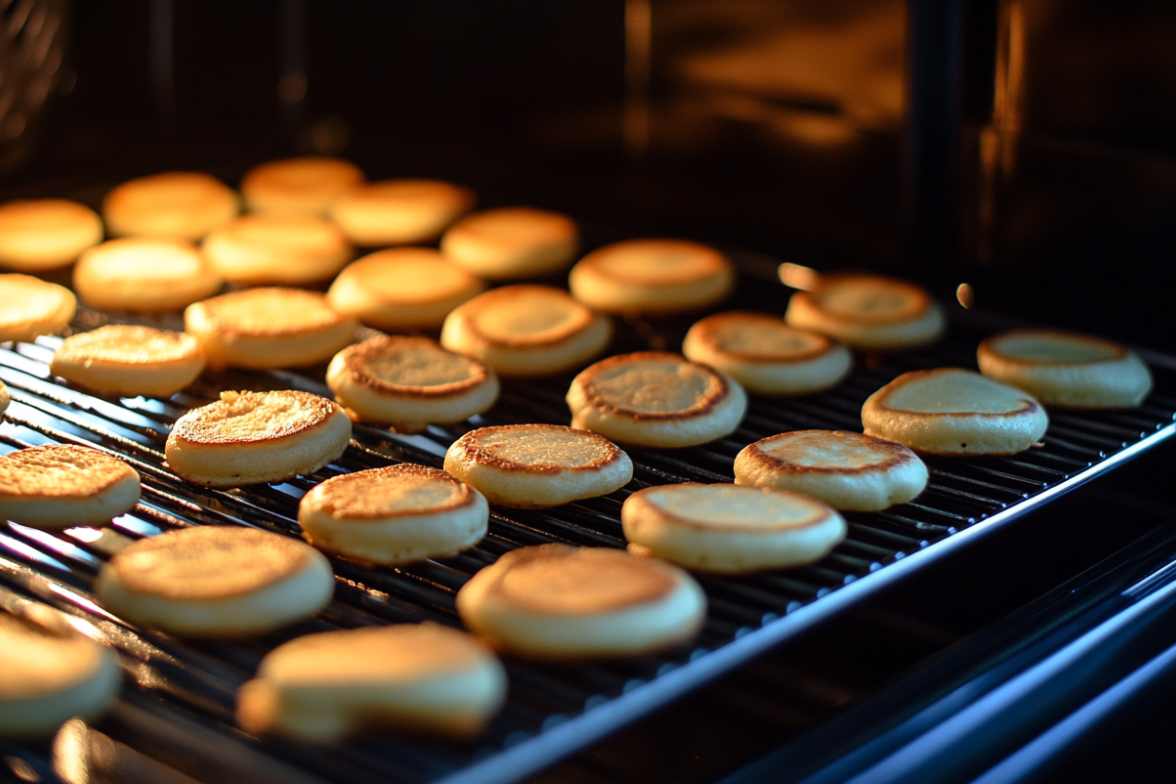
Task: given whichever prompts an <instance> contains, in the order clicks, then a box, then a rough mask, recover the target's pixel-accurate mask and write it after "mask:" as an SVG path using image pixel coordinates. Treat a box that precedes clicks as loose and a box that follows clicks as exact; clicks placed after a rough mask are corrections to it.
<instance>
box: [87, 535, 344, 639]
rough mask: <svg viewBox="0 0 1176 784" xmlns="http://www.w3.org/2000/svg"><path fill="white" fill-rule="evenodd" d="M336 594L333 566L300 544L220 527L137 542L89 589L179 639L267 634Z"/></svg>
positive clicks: (124, 612)
mask: <svg viewBox="0 0 1176 784" xmlns="http://www.w3.org/2000/svg"><path fill="white" fill-rule="evenodd" d="M334 590H335V577H334V574H333V573H332V571H331V565H330V564H329V563H328V562H327V559H326V558H324V557H323V555H322V554H321V553H319V552H318V551H317V550H315V549H314V548H313V547H311V546H310V545H308V544H306V543H305V542H301V541H299V540H297V539H291V538H289V537H286V536H279V535H278V534H271V533H268V532H266V531H259V530H256V529H253V528H238V527H236V526H222V525H215V526H214V525H207V526H197V527H194V528H184V529H181V530H178V531H168V532H167V533H163V534H160V535H158V536H152V537H150V538H147V539H140V540H138V541H137V542H134V543H133V544H131V545H129V546H127V547H126V548H124V549H123V550H121V551H120V552H118V553H117V554H116V555H115V556H114V557H113V558H111V559H110V561H108V562H107V563H106V564H105V565H104V566H103V567H102V571H101V572H100V573H99V574H98V580H97V582H96V583H95V593H96V595H97V597H98V601H99V603H101V604H102V606H103V607H105V608H107V609H108V610H111V611H112V612H114V613H115V614H117V615H119V616H120V617H122V618H124V619H126V620H128V621H131V622H132V623H136V624H141V625H144V626H153V627H156V628H159V629H162V630H163V631H166V632H169V633H171V634H177V635H180V636H182V637H245V636H250V635H259V634H265V633H267V632H270V631H273V630H274V629H279V628H281V627H283V626H288V625H290V624H292V623H297V622H298V621H301V620H304V619H306V618H309V617H311V616H312V615H314V614H315V613H317V612H318V611H319V610H321V609H323V608H324V607H326V606H327V604H328V603H329V602H330V601H331V595H332V594H333V593H334Z"/></svg>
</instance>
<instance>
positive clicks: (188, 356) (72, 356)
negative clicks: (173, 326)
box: [52, 324, 203, 372]
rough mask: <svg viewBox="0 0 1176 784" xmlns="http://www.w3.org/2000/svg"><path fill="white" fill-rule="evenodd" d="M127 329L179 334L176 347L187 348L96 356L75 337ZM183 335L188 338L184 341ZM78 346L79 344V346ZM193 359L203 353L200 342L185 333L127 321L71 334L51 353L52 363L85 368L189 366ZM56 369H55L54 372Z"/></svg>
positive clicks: (159, 333)
mask: <svg viewBox="0 0 1176 784" xmlns="http://www.w3.org/2000/svg"><path fill="white" fill-rule="evenodd" d="M123 328H127V329H129V330H132V331H139V330H143V331H144V332H150V333H155V334H157V335H161V336H167V337H171V336H173V335H178V336H180V338H179V339H177V340H175V341H174V343H175V345H177V346H186V350H185V351H184V353H183V354H180V355H179V356H174V357H170V358H166V359H160V358H159V356H158V355H147V356H137V357H134V358H132V359H130V360H118V359H110V358H108V357H101V356H95V354H94V353H93V352H92V351H90V350H88V348H87V347H86V346H85V342H84V341H78V340H76V338H78V337H81V336H82V335H90V334H93V333H95V332H99V331H103V330H105V331H106V332H107V333H110V332H116V333H117V332H123V331H124V329H123ZM183 338H187V340H184V339H183ZM79 346H81V347H80V348H79ZM194 361H198V362H202V361H203V353H202V352H201V350H200V342H199V341H198V340H196V338H195V337H193V336H191V335H188V334H187V333H184V332H174V331H172V330H167V329H155V328H154V327H139V326H134V325H130V324H107V325H106V326H103V327H98V328H97V329H93V330H90V331H89V332H79V333H77V334H75V335H71V336H70V337H68V338H66V339H65V340H63V341H62V342H61V346H60V347H59V348H58V349H57V351H56V352H55V353H54V354H53V361H52V365H57V363H58V362H84V363H86V366H87V367H92V366H95V365H97V366H100V367H106V368H142V367H160V366H167V367H170V366H173V365H176V366H179V365H191V364H192V363H193V362H194ZM54 372H56V371H54Z"/></svg>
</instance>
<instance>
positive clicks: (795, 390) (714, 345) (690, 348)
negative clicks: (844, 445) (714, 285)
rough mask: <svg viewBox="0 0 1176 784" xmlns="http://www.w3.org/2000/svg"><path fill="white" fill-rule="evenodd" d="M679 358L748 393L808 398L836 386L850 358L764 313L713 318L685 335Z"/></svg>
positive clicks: (836, 346) (827, 341) (838, 347)
mask: <svg viewBox="0 0 1176 784" xmlns="http://www.w3.org/2000/svg"><path fill="white" fill-rule="evenodd" d="M682 353H683V354H685V355H686V357H687V358H689V359H692V360H694V361H695V362H701V363H702V364H704V365H710V366H711V367H713V368H716V369H718V370H721V371H723V372H724V373H726V374H727V375H729V376H731V377H732V378H734V379H735V380H736V381H738V382H739V383H740V384H742V385H743V386H744V387H745V388H746V389H747V390H748V391H749V392H752V393H754V394H760V395H807V394H811V393H813V392H819V391H821V390H823V389H828V388H830V387H833V386H836V385H837V384H838V383H839V382H840V381H841V380H842V379H844V378H845V376H846V375H848V373H849V370H850V368H851V367H852V366H853V357H852V356H851V355H850V353H849V350H848V349H846V348H845V346H843V345H841V344H840V343H835V342H833V341H832V340H830V339H829V338H827V337H825V336H824V335H819V334H817V333H815V332H805V331H804V330H799V329H795V328H793V327H790V326H788V324H787V323H786V322H785V321H784V319H781V318H777V317H775V316H769V315H767V314H764V313H747V312H739V311H733V312H728V313H716V314H715V315H713V316H707V317H706V318H704V319H702V320H701V321H699V322H697V323H695V324H694V326H692V327H691V328H690V331H689V332H687V333H686V339H685V340H684V341H683V342H682Z"/></svg>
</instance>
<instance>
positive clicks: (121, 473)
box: [0, 391, 139, 500]
mask: <svg viewBox="0 0 1176 784" xmlns="http://www.w3.org/2000/svg"><path fill="white" fill-rule="evenodd" d="M2 396H3V393H2V391H0V397H2ZM36 452H63V453H66V454H69V455H79V454H80V455H85V456H86V457H87V458H88V459H90V460H103V461H104V462H105V463H106V464H107V468H106V469H104V470H103V473H104V474H107V476H106V479H105V481H104V482H102V483H101V484H98V485H92V486H90V487H87V488H86V489H85V490H79V491H75V492H65V493H9V492H4V491H3V490H0V497H2V498H13V499H20V500H31V499H37V498H43V499H47V500H60V499H63V498H71V499H72V498H76V499H79V500H81V499H86V498H91V497H92V496H93V495H95V494H96V493H105V492H106V491H108V490H110V489H111V488H112V487H114V486H115V485H118V484H121V483H123V482H127V481H131V480H134V481H136V482H137V481H138V480H139V474H138V472H136V471H135V469H133V468H131V467H130V466H129V465H127V463H125V462H123V461H122V460H120V459H119V458H117V457H115V456H114V455H108V454H106V453H105V452H103V451H101V450H98V449H92V448H90V447H84V446H75V445H73V444H42V445H41V446H30V447H27V448H25V449H18V450H17V451H15V452H10V453H8V454H7V455H4V456H0V461H13V460H20V457H19V456H21V455H23V456H26V457H27V456H29V455H30V454H31V453H36ZM81 470H86V469H85V468H82V469H81Z"/></svg>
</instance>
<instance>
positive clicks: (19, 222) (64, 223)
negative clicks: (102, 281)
mask: <svg viewBox="0 0 1176 784" xmlns="http://www.w3.org/2000/svg"><path fill="white" fill-rule="evenodd" d="M101 241H102V219H101V218H99V217H98V214H97V213H96V212H94V211H93V210H92V209H90V208H89V207H87V206H86V205H84V204H78V203H77V202H74V201H66V200H65V199H28V200H20V201H9V202H5V203H4V204H0V267H7V268H9V269H13V270H17V271H19V272H40V271H42V270H48V269H56V268H57V267H64V266H66V265H67V264H72V263H73V261H74V259H76V258H77V257H78V254H80V253H81V252H82V251H84V250H85V249H86V248H88V247H90V246H91V245H96V244H98V243H99V242H101Z"/></svg>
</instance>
